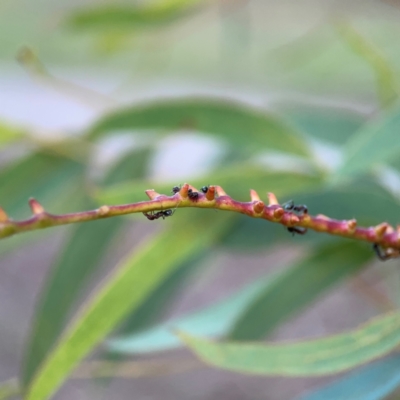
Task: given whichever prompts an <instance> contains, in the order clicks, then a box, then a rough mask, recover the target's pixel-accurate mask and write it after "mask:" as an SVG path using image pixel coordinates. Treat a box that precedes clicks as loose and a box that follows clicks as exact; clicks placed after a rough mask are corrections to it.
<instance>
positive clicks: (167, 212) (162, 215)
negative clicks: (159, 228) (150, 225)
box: [143, 210, 175, 221]
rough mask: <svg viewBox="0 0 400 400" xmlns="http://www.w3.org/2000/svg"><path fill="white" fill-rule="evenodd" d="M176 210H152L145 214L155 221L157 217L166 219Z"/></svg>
mask: <svg viewBox="0 0 400 400" xmlns="http://www.w3.org/2000/svg"><path fill="white" fill-rule="evenodd" d="M174 212H175V210H173V211H172V210H163V211H157V212H154V211H151V212H149V213H143V215H144V216H145V217H146V218H147V219H148V220H150V221H154V220H155V219H159V218H162V219H165V218H167V217H170V216H171V215H173V214H174Z"/></svg>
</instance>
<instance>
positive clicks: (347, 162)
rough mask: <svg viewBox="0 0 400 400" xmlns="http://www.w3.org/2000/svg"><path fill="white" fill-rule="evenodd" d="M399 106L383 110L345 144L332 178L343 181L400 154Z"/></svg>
mask: <svg viewBox="0 0 400 400" xmlns="http://www.w3.org/2000/svg"><path fill="white" fill-rule="evenodd" d="M399 130H400V112H399V108H398V107H397V108H395V109H392V110H391V111H390V112H389V113H384V114H383V115H381V116H380V117H379V118H378V119H377V120H375V121H372V122H371V123H370V124H367V125H365V126H364V127H363V128H361V129H360V130H359V131H358V132H357V133H356V134H355V135H353V136H352V137H351V138H350V139H349V141H348V142H347V144H346V145H345V159H344V162H343V164H342V165H341V167H340V168H339V169H338V170H337V171H336V173H335V174H334V176H333V177H332V179H333V180H335V181H339V180H344V179H345V178H348V177H353V176H355V175H357V174H361V173H363V172H364V171H368V170H370V169H371V168H372V167H373V166H374V165H376V164H378V163H384V162H386V161H391V160H393V159H394V158H395V157H398V156H399V155H400V140H399V133H398V132H399Z"/></svg>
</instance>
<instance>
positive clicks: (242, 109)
mask: <svg viewBox="0 0 400 400" xmlns="http://www.w3.org/2000/svg"><path fill="white" fill-rule="evenodd" d="M122 129H123V130H127V129H131V130H135V129H152V130H157V131H158V132H159V133H162V132H164V133H170V132H171V130H184V129H186V130H187V129H191V130H196V131H199V132H202V133H205V134H210V135H214V136H215V137H219V138H222V139H224V140H226V141H229V143H230V144H232V145H235V146H240V147H242V148H249V147H250V148H252V149H257V150H258V149H263V150H265V149H268V150H280V151H284V152H287V153H294V154H300V155H309V151H308V149H307V146H306V144H305V141H304V138H303V137H302V135H300V134H299V133H298V132H296V131H295V130H293V128H291V127H290V126H289V125H287V124H286V123H284V122H283V121H281V120H280V119H279V118H278V117H277V116H275V115H273V114H271V113H267V112H265V111H262V110H259V109H257V108H251V107H250V106H249V105H246V104H243V103H240V102H235V101H232V100H226V99H222V98H221V99H217V98H215V97H210V98H205V97H198V98H196V97H184V98H171V99H168V100H163V101H154V102H152V103H148V104H147V105H142V104H141V105H136V106H133V107H130V108H126V109H124V110H119V111H115V112H113V113H111V114H109V115H107V116H105V117H104V118H103V119H101V120H100V121H99V122H98V123H97V124H95V125H94V126H93V128H92V129H91V132H90V133H89V135H90V137H92V138H94V137H98V136H100V135H104V134H105V133H107V132H110V131H116V130H122Z"/></svg>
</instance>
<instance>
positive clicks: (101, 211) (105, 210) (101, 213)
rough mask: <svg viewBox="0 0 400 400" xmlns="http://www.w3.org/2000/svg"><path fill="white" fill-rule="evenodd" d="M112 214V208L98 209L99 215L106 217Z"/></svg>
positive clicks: (103, 207)
mask: <svg viewBox="0 0 400 400" xmlns="http://www.w3.org/2000/svg"><path fill="white" fill-rule="evenodd" d="M109 212H110V207H108V206H101V207H100V208H98V209H97V214H99V215H101V216H104V215H107V214H108V213H109Z"/></svg>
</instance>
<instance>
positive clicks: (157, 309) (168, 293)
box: [119, 253, 207, 335]
mask: <svg viewBox="0 0 400 400" xmlns="http://www.w3.org/2000/svg"><path fill="white" fill-rule="evenodd" d="M206 256H207V254H204V253H203V254H195V255H194V256H193V257H190V258H188V259H186V260H185V262H184V263H183V264H182V265H181V266H178V268H177V270H176V271H175V272H173V273H172V274H171V275H170V276H169V277H168V278H167V279H165V280H164V281H163V282H162V283H161V284H160V285H159V286H158V287H157V289H155V290H154V291H153V293H152V294H151V295H150V296H149V297H148V298H147V299H146V300H145V301H144V302H143V303H142V304H141V305H140V306H139V307H138V308H137V309H136V310H135V311H134V312H133V313H132V314H131V315H130V316H129V317H128V318H127V320H126V321H125V323H124V324H123V327H122V329H121V330H119V333H120V334H121V335H129V334H132V333H135V332H138V331H143V330H145V329H149V328H150V326H153V325H154V324H155V323H156V322H158V321H159V320H160V317H161V316H162V315H164V313H165V312H166V310H167V309H168V308H169V306H170V305H171V302H172V301H173V300H174V299H175V297H176V295H177V294H178V293H179V289H180V288H181V287H182V286H183V285H184V283H185V282H186V280H187V279H188V278H189V277H190V276H191V275H192V274H193V273H194V272H195V271H196V270H197V269H198V267H199V265H200V264H201V263H200V261H201V260H204V258H205V257H206Z"/></svg>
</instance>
